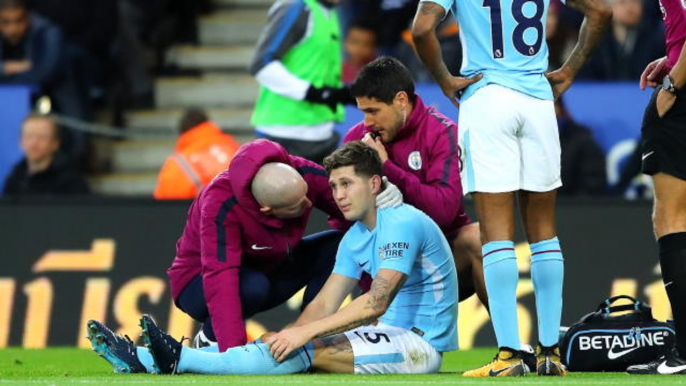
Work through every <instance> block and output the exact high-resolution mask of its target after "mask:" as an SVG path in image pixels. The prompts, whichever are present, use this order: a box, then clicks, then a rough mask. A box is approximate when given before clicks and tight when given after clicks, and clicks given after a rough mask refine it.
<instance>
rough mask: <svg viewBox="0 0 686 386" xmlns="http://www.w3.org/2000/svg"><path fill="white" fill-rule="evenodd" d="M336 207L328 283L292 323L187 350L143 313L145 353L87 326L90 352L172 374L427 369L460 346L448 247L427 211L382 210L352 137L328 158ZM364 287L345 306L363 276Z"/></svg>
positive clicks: (374, 157) (376, 185)
mask: <svg viewBox="0 0 686 386" xmlns="http://www.w3.org/2000/svg"><path fill="white" fill-rule="evenodd" d="M324 166H325V168H326V170H327V171H328V172H329V184H330V185H331V189H332V191H333V196H334V199H335V201H336V204H337V205H338V207H339V208H340V209H341V212H343V215H344V216H345V218H346V219H348V220H352V221H355V223H354V224H353V226H352V227H351V228H350V230H349V231H348V232H347V233H346V234H345V236H344V237H343V240H342V241H341V243H340V246H339V249H338V253H337V255H336V263H335V266H334V269H333V272H332V273H331V276H330V277H329V278H328V280H327V282H326V283H325V284H324V287H323V288H322V290H321V291H320V292H319V294H318V295H317V296H316V297H315V298H314V300H313V301H312V302H311V303H310V304H309V305H308V306H307V308H305V310H304V311H303V313H302V314H301V315H300V317H298V319H297V320H296V321H295V323H294V324H293V325H292V326H290V327H288V328H286V329H284V330H281V331H280V332H278V333H268V334H265V335H264V336H263V337H262V339H261V341H259V340H258V341H256V342H253V343H248V344H247V345H245V346H240V347H234V348H230V349H228V350H227V351H225V352H223V353H217V352H208V351H205V350H202V349H192V348H188V347H184V346H182V345H181V343H180V342H179V341H177V340H175V339H174V338H172V337H171V336H169V335H168V334H166V333H165V332H163V331H162V330H161V329H160V328H159V327H158V326H157V325H156V324H155V321H154V320H153V319H152V318H151V317H150V316H148V315H144V316H143V318H142V319H141V327H142V328H143V338H144V341H145V343H146V346H147V347H148V349H149V353H147V352H145V351H144V350H138V354H135V353H136V351H137V350H136V348H135V347H133V343H131V342H130V340H127V339H121V338H119V337H118V336H116V335H114V333H112V331H110V330H109V329H108V328H107V327H105V326H104V325H102V324H100V323H98V322H94V321H91V322H89V336H90V338H91V342H92V344H93V348H94V350H95V351H96V352H97V353H98V354H99V355H101V356H102V357H103V358H105V359H106V360H107V361H108V362H110V363H111V364H113V365H114V366H115V371H119V370H122V369H126V367H127V366H128V367H133V366H135V367H136V368H140V367H145V368H146V370H147V371H148V372H156V373H164V374H174V373H196V374H292V373H299V372H304V371H308V370H309V371H319V372H329V373H357V374H375V373H376V374H393V373H405V374H423V373H435V372H438V371H439V370H440V368H441V362H442V354H443V353H444V352H446V351H453V350H456V349H457V347H458V344H457V303H458V290H457V288H458V287H457V275H456V272H455V264H454V261H453V257H452V252H451V250H450V246H449V245H448V243H447V241H446V239H445V237H444V236H443V233H442V232H441V230H440V229H439V227H438V226H437V225H436V223H434V222H433V220H431V219H430V218H429V217H428V216H427V215H425V214H424V213H423V212H421V211H419V210H417V209H415V208H414V207H412V206H410V205H407V204H403V205H401V206H399V207H396V208H388V209H379V208H377V207H376V205H375V199H376V196H377V195H378V194H379V193H380V192H381V190H382V189H383V188H382V177H381V176H382V174H381V173H382V172H381V170H382V167H381V161H380V159H379V156H378V153H377V152H376V151H375V150H374V149H372V148H371V147H369V146H367V145H365V144H363V143H361V142H359V141H356V142H350V143H347V144H345V145H344V146H343V147H341V148H340V149H338V150H336V151H335V152H334V153H333V154H331V155H330V156H329V157H327V158H326V159H325V160H324ZM365 272H366V273H368V274H369V275H371V277H372V278H373V281H372V285H371V289H370V290H369V292H367V293H365V294H363V295H361V296H359V297H357V298H356V299H355V300H353V301H352V302H350V303H349V304H348V305H347V306H345V307H343V308H341V304H342V303H343V300H344V299H345V298H346V297H347V296H348V295H349V294H350V293H351V292H352V291H353V290H354V289H355V288H356V287H357V285H358V281H359V279H360V277H361V276H362V274H363V273H365Z"/></svg>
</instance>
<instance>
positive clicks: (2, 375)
mask: <svg viewBox="0 0 686 386" xmlns="http://www.w3.org/2000/svg"><path fill="white" fill-rule="evenodd" d="M494 354H495V349H492V348H491V349H473V350H467V351H458V352H454V353H449V354H447V355H446V356H445V358H444V360H443V369H442V373H440V374H432V375H411V376H408V375H348V374H345V375H344V374H297V375H278V376H274V375H272V376H238V375H232V376H207V375H191V374H184V375H180V376H159V375H158V376H155V375H149V374H131V375H127V374H114V373H113V372H112V367H111V366H110V365H109V364H108V363H107V362H105V361H104V360H103V359H101V358H99V357H98V356H97V355H96V354H95V353H92V352H90V351H88V350H79V349H74V348H52V349H44V350H26V349H15V348H11V349H3V350H0V386H1V385H89V384H94V385H98V384H108V385H136V386H138V385H141V386H143V385H167V384H169V385H187V384H188V385H220V384H221V385H230V384H240V385H259V386H265V385H269V386H279V385H364V386H373V385H384V386H386V385H396V384H397V385H417V386H424V385H453V384H459V385H476V384H479V385H491V384H503V382H512V383H515V384H520V385H531V384H570V385H571V384H574V385H577V384H581V385H652V386H655V385H656V384H659V385H660V386H662V385H666V386H668V385H676V384H684V385H686V376H659V375H658V376H630V375H627V374H623V373H572V374H569V375H568V376H567V377H564V378H544V377H537V376H535V375H529V376H526V377H521V378H482V379H473V378H463V377H462V376H461V375H460V373H461V372H463V371H465V370H469V369H472V368H475V367H478V366H480V365H482V364H484V363H486V362H487V361H489V360H490V359H491V357H492V356H493V355H494Z"/></svg>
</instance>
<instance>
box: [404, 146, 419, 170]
mask: <svg viewBox="0 0 686 386" xmlns="http://www.w3.org/2000/svg"><path fill="white" fill-rule="evenodd" d="M407 164H408V165H409V166H410V168H412V170H419V169H421V168H422V155H421V154H419V150H415V151H413V152H412V153H410V155H409V156H408V157H407Z"/></svg>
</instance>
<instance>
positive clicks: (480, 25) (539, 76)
mask: <svg viewBox="0 0 686 386" xmlns="http://www.w3.org/2000/svg"><path fill="white" fill-rule="evenodd" d="M422 2H432V3H436V4H439V5H440V6H442V7H443V8H444V9H445V10H446V12H448V11H451V10H452V12H453V14H455V16H456V18H457V22H458V24H459V26H460V41H461V42H462V52H463V58H462V68H461V70H460V73H461V74H462V76H465V77H472V76H475V75H477V74H483V76H484V77H483V79H482V80H480V81H479V82H477V83H474V84H473V85H471V86H469V87H467V89H466V90H465V92H464V94H463V95H462V97H461V99H462V101H464V100H466V99H467V98H469V97H470V96H471V95H472V94H474V92H475V91H476V90H478V89H479V88H481V87H483V86H486V85H488V84H491V83H495V84H499V85H501V86H505V87H508V88H511V89H514V90H517V91H520V92H523V93H525V94H528V95H531V96H533V97H535V98H539V99H547V100H552V99H553V93H552V89H551V88H550V84H549V83H548V80H547V79H546V78H545V71H546V70H547V69H548V47H547V45H546V41H545V30H546V18H547V15H548V4H549V0H422Z"/></svg>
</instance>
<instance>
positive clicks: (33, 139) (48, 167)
mask: <svg viewBox="0 0 686 386" xmlns="http://www.w3.org/2000/svg"><path fill="white" fill-rule="evenodd" d="M21 148H22V150H23V151H24V153H25V157H24V158H23V159H22V160H21V161H19V163H17V164H16V165H15V166H14V168H13V169H12V172H11V173H10V175H9V176H8V177H7V180H6V181H5V188H4V192H3V195H5V196H27V195H41V194H86V193H88V191H89V189H88V184H87V183H86V181H85V179H84V178H83V176H82V175H81V174H80V173H79V172H78V171H77V169H76V168H74V167H73V166H72V165H70V163H69V161H68V158H67V157H66V156H65V155H63V154H62V153H60V152H59V148H60V131H59V127H58V126H57V124H56V123H55V122H54V121H53V120H52V119H50V118H49V117H47V116H43V115H35V114H32V115H29V116H28V117H26V119H25V120H24V123H23V124H22V127H21Z"/></svg>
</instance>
